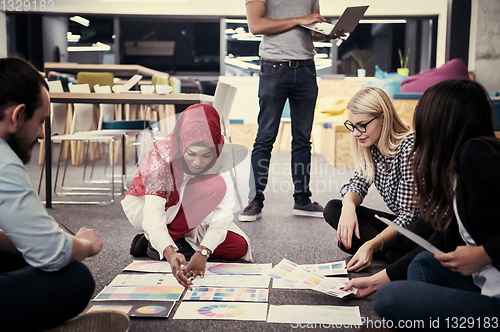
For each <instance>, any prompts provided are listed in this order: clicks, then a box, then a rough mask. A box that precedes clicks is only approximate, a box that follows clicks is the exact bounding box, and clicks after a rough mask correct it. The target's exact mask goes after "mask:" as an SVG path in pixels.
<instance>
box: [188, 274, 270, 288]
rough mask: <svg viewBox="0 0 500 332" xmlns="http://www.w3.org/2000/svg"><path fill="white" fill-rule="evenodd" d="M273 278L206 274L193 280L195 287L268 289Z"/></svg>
mask: <svg viewBox="0 0 500 332" xmlns="http://www.w3.org/2000/svg"><path fill="white" fill-rule="evenodd" d="M270 279H271V278H269V277H264V276H260V275H219V274H205V277H203V278H200V277H198V278H196V279H194V280H193V286H206V287H247V288H268V287H269V281H270Z"/></svg>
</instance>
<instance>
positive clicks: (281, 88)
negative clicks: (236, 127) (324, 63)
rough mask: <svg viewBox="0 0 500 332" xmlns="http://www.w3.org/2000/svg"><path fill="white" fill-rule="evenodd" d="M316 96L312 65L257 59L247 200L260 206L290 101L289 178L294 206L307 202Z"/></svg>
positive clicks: (316, 90)
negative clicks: (256, 102)
mask: <svg viewBox="0 0 500 332" xmlns="http://www.w3.org/2000/svg"><path fill="white" fill-rule="evenodd" d="M317 96H318V85H317V82H316V69H315V67H314V64H312V65H309V66H301V67H296V68H292V67H290V66H288V65H281V64H278V63H272V62H268V61H261V70H260V80H259V106H260V111H259V116H258V119H257V122H258V124H259V129H258V131H257V137H256V138H255V143H254V145H253V150H252V161H251V162H252V171H253V180H252V176H251V177H250V188H251V189H250V194H249V200H250V201H252V200H254V201H257V202H259V203H260V204H261V205H262V202H263V201H264V190H265V189H266V186H267V180H268V176H269V161H270V159H271V151H272V149H273V144H274V142H275V140H276V136H277V134H278V129H279V125H280V120H281V114H282V112H283V107H284V106H285V102H286V100H287V99H289V101H290V118H291V125H292V165H291V166H292V180H293V184H294V194H293V197H294V200H295V202H296V203H297V204H298V205H306V204H308V203H309V202H310V199H309V197H311V191H310V190H309V181H310V168H311V131H312V125H313V119H314V109H315V107H316V98H317Z"/></svg>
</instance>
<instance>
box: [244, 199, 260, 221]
mask: <svg viewBox="0 0 500 332" xmlns="http://www.w3.org/2000/svg"><path fill="white" fill-rule="evenodd" d="M261 211H262V205H261V204H259V203H258V202H256V201H253V202H251V203H250V204H248V206H247V207H246V208H245V209H244V210H243V212H241V214H240V217H239V220H240V221H255V220H257V219H259V218H260V216H261V215H262V213H261Z"/></svg>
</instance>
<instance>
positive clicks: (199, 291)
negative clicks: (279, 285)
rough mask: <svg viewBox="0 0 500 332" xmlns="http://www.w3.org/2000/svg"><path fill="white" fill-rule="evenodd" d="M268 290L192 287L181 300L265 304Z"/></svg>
mask: <svg viewBox="0 0 500 332" xmlns="http://www.w3.org/2000/svg"><path fill="white" fill-rule="evenodd" d="M268 294H269V290H268V289H258V288H211V287H193V290H192V291H190V290H188V291H187V292H186V294H185V295H184V298H183V299H182V300H189V301H237V302H267V298H268Z"/></svg>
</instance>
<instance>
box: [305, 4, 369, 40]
mask: <svg viewBox="0 0 500 332" xmlns="http://www.w3.org/2000/svg"><path fill="white" fill-rule="evenodd" d="M368 7H369V6H368V5H366V6H356V7H347V8H346V9H345V10H344V12H343V13H342V15H341V16H340V17H339V19H338V20H337V23H335V25H333V24H330V23H327V22H321V23H313V24H308V25H303V27H305V28H308V29H311V30H314V31H316V32H319V33H322V34H324V35H329V34H331V33H332V32H333V33H337V32H338V31H339V30H340V29H341V28H344V32H345V33H346V34H349V33H351V32H353V31H354V29H356V27H357V26H358V23H359V20H361V18H362V17H363V15H364V14H365V12H366V10H367V9H368Z"/></svg>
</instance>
